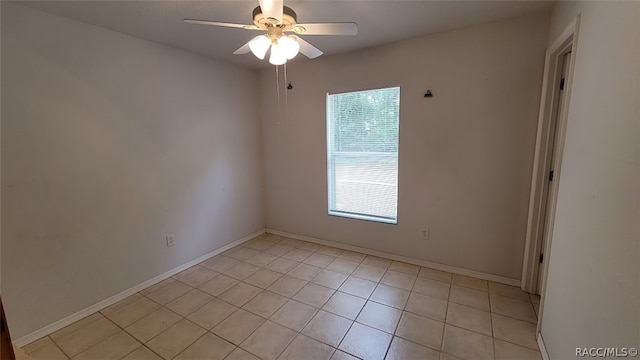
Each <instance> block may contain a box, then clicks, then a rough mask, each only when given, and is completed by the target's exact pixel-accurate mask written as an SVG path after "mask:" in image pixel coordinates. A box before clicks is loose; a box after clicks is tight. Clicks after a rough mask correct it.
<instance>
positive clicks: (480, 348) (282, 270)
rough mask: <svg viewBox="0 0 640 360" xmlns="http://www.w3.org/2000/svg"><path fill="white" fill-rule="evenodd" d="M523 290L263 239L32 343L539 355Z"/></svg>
mask: <svg viewBox="0 0 640 360" xmlns="http://www.w3.org/2000/svg"><path fill="white" fill-rule="evenodd" d="M538 306H539V299H538V298H537V297H532V296H529V295H528V294H527V293H525V292H522V291H521V290H520V289H519V288H516V287H512V286H507V285H503V284H498V283H493V282H488V281H485V280H480V279H476V278H471V277H466V276H460V275H455V274H451V273H447V272H443V271H438V270H433V269H429V268H424V267H420V266H416V265H411V264H406V263H401V262H396V261H391V260H388V259H383V258H378V257H373V256H367V255H365V254H361V253H356V252H351V251H343V250H340V249H336V248H332V247H326V246H320V245H317V244H313V243H309V242H304V241H299V240H294V239H289V238H284V237H281V236H276V235H272V234H265V235H262V236H260V237H258V238H255V239H253V240H250V241H248V242H246V243H244V244H242V245H240V246H237V247H235V248H233V249H231V250H228V251H226V252H224V253H223V254H220V255H218V256H215V257H213V258H211V259H209V260H207V261H204V262H203V263H200V264H198V265H196V266H193V267H191V268H189V269H187V270H185V271H183V272H181V273H179V274H177V275H175V276H173V277H171V278H169V279H166V280H163V281H161V282H159V283H158V284H155V285H153V286H151V287H149V288H147V289H144V290H143V291H141V292H139V293H137V294H135V295H132V296H130V297H128V298H126V299H124V300H122V301H120V302H118V303H116V304H114V305H112V306H109V307H108V308H105V309H103V310H102V311H100V312H97V313H95V314H92V315H91V316H88V317H86V318H84V319H82V320H80V321H78V322H76V323H74V324H72V325H69V326H67V327H66V328H64V329H61V330H59V331H57V332H55V333H53V334H51V335H50V336H47V337H44V338H42V339H39V340H37V341H35V342H33V343H31V344H29V345H27V346H25V347H24V350H25V352H26V353H27V354H28V355H29V356H31V357H32V358H33V359H69V358H71V359H91V360H93V359H126V360H134V359H145V360H147V359H148V360H152V359H179V360H186V359H197V360H200V359H203V360H204V359H227V360H240V359H263V360H272V359H300V360H315V359H318V360H320V359H326V360H329V359H333V360H346V359H408V360H412V359H416V360H428V359H500V360H501V359H514V360H526V359H541V356H540V353H539V352H538V350H537V345H536V341H535V337H534V332H535V329H536V321H537V311H538V310H537V308H538Z"/></svg>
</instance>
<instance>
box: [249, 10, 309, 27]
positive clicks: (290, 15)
mask: <svg viewBox="0 0 640 360" xmlns="http://www.w3.org/2000/svg"><path fill="white" fill-rule="evenodd" d="M297 19H298V16H297V15H296V12H295V11H293V9H291V8H290V7H288V6H284V7H283V9H282V22H278V21H277V20H276V19H272V18H265V17H264V15H263V14H262V9H261V8H260V6H258V7H256V8H255V9H253V23H254V24H256V26H257V27H259V28H261V29H267V28H269V27H281V28H283V30H290V29H292V28H293V26H294V25H295V24H296V21H297Z"/></svg>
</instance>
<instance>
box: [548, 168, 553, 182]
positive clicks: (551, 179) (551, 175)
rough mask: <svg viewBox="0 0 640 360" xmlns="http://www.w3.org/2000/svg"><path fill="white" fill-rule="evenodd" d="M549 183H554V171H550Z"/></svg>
mask: <svg viewBox="0 0 640 360" xmlns="http://www.w3.org/2000/svg"><path fill="white" fill-rule="evenodd" d="M549 181H553V170H551V171H549Z"/></svg>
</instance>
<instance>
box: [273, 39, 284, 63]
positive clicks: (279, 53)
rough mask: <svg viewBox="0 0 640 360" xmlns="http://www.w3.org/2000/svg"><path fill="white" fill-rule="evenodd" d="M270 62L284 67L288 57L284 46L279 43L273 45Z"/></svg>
mask: <svg viewBox="0 0 640 360" xmlns="http://www.w3.org/2000/svg"><path fill="white" fill-rule="evenodd" d="M269 62H270V63H271V64H272V65H283V64H284V63H286V62H287V55H286V52H285V49H283V48H282V46H280V45H278V43H275V42H274V43H273V44H272V45H271V56H270V57H269Z"/></svg>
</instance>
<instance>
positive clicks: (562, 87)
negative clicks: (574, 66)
mask: <svg viewBox="0 0 640 360" xmlns="http://www.w3.org/2000/svg"><path fill="white" fill-rule="evenodd" d="M560 90H564V79H560Z"/></svg>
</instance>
